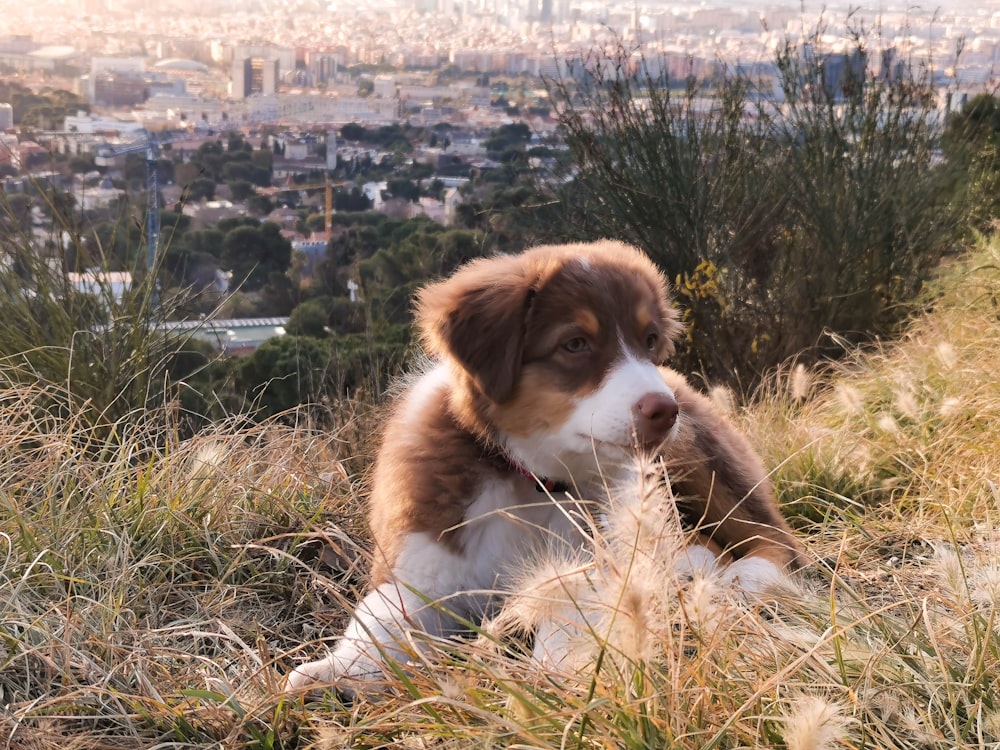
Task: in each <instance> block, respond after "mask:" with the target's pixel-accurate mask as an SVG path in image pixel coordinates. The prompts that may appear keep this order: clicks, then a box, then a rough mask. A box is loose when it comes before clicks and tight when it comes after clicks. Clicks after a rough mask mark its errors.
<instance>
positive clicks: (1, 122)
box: [0, 102, 14, 130]
mask: <svg viewBox="0 0 1000 750" xmlns="http://www.w3.org/2000/svg"><path fill="white" fill-rule="evenodd" d="M12 127H14V107H12V106H11V105H10V104H7V103H5V102H0V130H7V129H8V128H12Z"/></svg>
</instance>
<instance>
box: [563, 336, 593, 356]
mask: <svg viewBox="0 0 1000 750" xmlns="http://www.w3.org/2000/svg"><path fill="white" fill-rule="evenodd" d="M563 349H565V350H566V351H568V352H569V353H570V354H580V353H581V352H585V351H588V350H589V349H590V344H588V343H587V339H585V338H584V337H583V336H574V337H573V338H571V339H570V340H569V341H567V342H566V343H565V344H563Z"/></svg>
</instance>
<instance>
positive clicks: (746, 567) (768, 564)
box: [721, 555, 791, 599]
mask: <svg viewBox="0 0 1000 750" xmlns="http://www.w3.org/2000/svg"><path fill="white" fill-rule="evenodd" d="M721 578H722V582H723V583H724V584H727V585H729V586H732V587H733V588H735V589H738V590H739V591H740V592H742V593H744V594H746V595H747V596H749V597H752V598H755V599H759V598H761V597H763V596H764V595H765V594H767V593H768V592H771V591H774V590H776V589H778V588H781V587H784V586H788V585H789V584H790V583H791V581H790V580H789V578H788V576H787V575H786V574H785V573H783V572H782V571H781V569H780V568H779V567H778V566H777V565H775V564H774V563H773V562H772V561H770V560H767V559H765V558H763V557H757V556H754V555H750V556H748V557H741V558H740V559H739V560H737V561H736V562H734V563H732V564H731V565H729V566H727V567H726V568H724V569H723V571H722V576H721Z"/></svg>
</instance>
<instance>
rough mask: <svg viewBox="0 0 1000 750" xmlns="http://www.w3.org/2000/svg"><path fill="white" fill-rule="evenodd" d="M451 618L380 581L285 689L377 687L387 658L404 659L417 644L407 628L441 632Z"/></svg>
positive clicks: (404, 590) (407, 591)
mask: <svg viewBox="0 0 1000 750" xmlns="http://www.w3.org/2000/svg"><path fill="white" fill-rule="evenodd" d="M449 619H450V618H449V617H448V616H447V615H446V614H445V613H444V612H443V611H441V609H439V608H438V607H437V606H436V605H435V604H434V603H433V602H429V601H427V600H426V599H425V598H424V597H423V596H421V595H420V594H419V593H418V592H417V591H416V590H411V589H409V588H406V587H404V586H403V585H402V584H397V583H395V582H388V583H383V584H382V585H381V586H379V587H377V588H376V589H374V590H372V591H371V592H369V593H368V595H367V596H366V597H365V598H364V599H362V600H361V602H360V603H359V604H358V606H357V608H356V609H355V610H354V615H353V617H352V618H351V621H350V622H349V623H348V625H347V629H346V630H345V631H344V634H343V635H342V636H341V637H340V640H339V641H338V642H337V645H336V647H335V648H334V650H333V651H332V652H331V653H330V654H329V655H328V656H327V657H326V658H325V659H320V660H318V661H314V662H309V663H308V664H302V665H300V666H298V667H296V668H295V670H294V671H293V672H292V673H291V674H290V675H288V679H287V682H286V690H290V691H291V690H297V689H301V688H304V687H308V686H310V685H312V684H313V683H319V684H336V685H337V688H338V690H340V691H342V692H346V693H353V692H355V688H357V689H362V690H363V689H364V687H363V686H368V687H370V688H375V687H377V685H378V683H379V682H380V681H383V680H384V679H385V676H386V673H385V661H386V660H387V659H391V660H393V661H395V662H399V663H404V664H405V663H406V662H407V661H409V659H410V658H411V657H412V656H413V655H414V651H415V650H416V648H417V646H416V644H414V643H413V642H412V639H409V638H408V637H407V634H408V633H410V632H411V631H414V630H416V631H423V632H426V633H428V634H431V635H437V634H440V633H442V632H444V631H445V630H446V628H447V620H449Z"/></svg>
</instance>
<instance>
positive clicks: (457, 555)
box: [286, 241, 801, 692]
mask: <svg viewBox="0 0 1000 750" xmlns="http://www.w3.org/2000/svg"><path fill="white" fill-rule="evenodd" d="M416 317H417V325H418V327H419V330H420V333H421V336H422V340H423V344H424V347H425V349H426V351H427V353H428V354H429V355H430V357H431V358H432V361H431V363H430V364H429V366H428V368H427V369H426V370H425V371H424V372H423V373H422V374H421V375H419V376H418V377H416V379H415V380H413V381H412V383H411V385H410V386H409V387H408V388H407V389H406V391H405V392H404V393H403V394H402V395H401V396H400V397H399V399H398V401H397V403H396V404H395V408H394V411H393V413H392V416H391V418H390V419H389V421H388V423H387V424H386V427H385V432H384V436H383V443H382V446H381V450H380V451H379V455H378V459H377V462H376V466H375V472H374V484H373V488H372V495H371V500H370V503H371V504H370V526H371V532H372V536H373V539H374V544H375V555H374V562H373V566H372V571H371V590H370V591H369V593H368V594H367V596H365V598H364V599H363V600H362V601H361V602H360V603H359V604H358V606H357V608H356V610H355V612H354V614H353V618H352V619H351V621H350V623H349V624H348V626H347V630H346V632H345V633H344V635H343V636H342V638H341V639H340V640H339V642H338V644H337V646H336V648H335V649H334V651H333V652H332V653H330V654H329V655H328V656H327V657H326V658H324V659H321V660H319V661H315V662H311V663H308V664H303V665H301V666H299V667H297V668H296V669H295V670H294V671H293V672H292V673H291V674H290V675H289V677H288V680H287V682H286V688H287V689H288V690H296V689H300V688H303V687H307V686H312V685H313V683H333V684H336V685H337V687H338V688H339V689H341V690H344V691H346V692H354V691H356V690H364V689H365V685H366V683H372V682H373V681H377V680H379V679H380V678H381V677H382V676H383V675H384V672H383V665H384V663H385V659H386V658H391V659H394V660H403V661H405V660H406V658H407V654H408V653H409V652H410V649H411V642H410V641H409V634H411V633H423V634H426V635H429V636H431V637H434V636H444V635H447V634H449V633H452V632H454V631H455V630H456V629H457V623H459V622H461V621H466V622H468V621H477V620H478V619H480V618H482V617H483V615H484V614H485V613H486V612H487V611H488V608H489V607H490V604H491V601H493V600H494V599H495V597H496V594H497V593H498V592H503V591H504V590H505V588H507V587H508V586H509V580H510V577H511V576H510V574H511V572H512V571H513V570H515V569H516V568H517V566H518V563H519V562H520V561H524V560H525V559H526V558H528V557H530V556H531V555H532V554H534V553H535V552H537V551H538V550H539V549H540V548H541V547H544V546H546V545H552V544H553V543H557V542H559V541H564V542H565V543H568V544H570V543H571V544H579V535H578V531H577V526H576V522H575V521H574V518H573V508H574V507H577V506H575V505H574V504H573V501H572V500H571V498H570V495H572V496H573V497H577V498H582V499H585V500H593V501H596V502H597V503H598V504H599V503H600V500H601V497H602V496H605V495H606V493H607V489H606V488H607V486H608V477H609V476H611V477H613V476H614V474H615V471H616V470H617V468H618V467H622V466H623V465H625V464H627V463H629V457H630V456H632V455H634V453H635V451H636V449H637V448H638V449H640V450H643V451H647V452H658V453H659V454H660V455H662V456H663V457H664V458H665V460H666V462H667V464H668V465H669V466H670V467H671V477H670V479H671V485H672V489H673V492H674V494H675V495H676V496H677V497H683V498H685V499H686V500H687V506H686V508H685V515H686V517H687V518H689V519H691V521H692V523H696V524H697V525H698V528H699V530H700V532H701V534H702V535H703V537H704V538H706V539H707V541H706V544H705V547H706V549H707V548H710V549H713V550H714V551H715V552H714V553H713V554H715V553H720V554H721V552H722V551H724V554H725V559H726V560H732V563H731V564H730V565H728V567H727V569H726V571H727V572H726V575H728V576H729V577H730V578H731V579H738V582H739V585H740V586H742V587H743V588H745V589H746V590H749V591H757V590H760V589H762V588H763V587H765V586H766V585H767V584H768V583H770V582H772V581H775V580H778V579H780V578H781V576H782V575H783V571H785V570H788V569H793V568H795V567H797V566H798V565H799V563H800V554H801V553H800V551H799V547H798V544H797V542H796V541H795V539H794V537H793V536H792V534H791V532H790V531H789V528H788V526H787V524H786V523H785V521H784V520H783V518H782V517H781V515H780V514H779V512H778V511H777V509H776V507H775V504H774V501H773V499H772V494H771V488H770V483H769V481H768V479H767V475H766V473H765V471H764V469H763V467H762V465H761V462H760V461H759V459H758V458H757V457H756V455H755V453H754V451H753V450H752V449H751V448H750V446H749V444H748V443H747V441H746V440H745V439H744V438H743V437H742V436H741V435H740V434H739V433H737V432H736V431H735V430H734V428H733V427H732V426H730V424H729V423H728V422H727V421H726V420H725V418H724V417H722V416H721V414H719V413H718V412H717V411H716V410H715V409H714V408H713V406H712V405H711V402H710V401H709V400H708V399H706V398H705V397H703V396H701V395H699V394H698V393H697V392H695V391H694V390H692V389H691V388H690V387H689V386H688V385H687V383H686V382H685V380H684V378H683V377H682V376H681V375H680V374H678V373H677V372H674V371H672V370H669V369H665V368H663V367H662V366H661V365H662V364H663V362H665V361H666V360H667V359H668V358H669V357H670V355H671V354H672V353H673V351H674V343H673V341H674V339H675V337H676V336H677V334H678V333H679V331H680V325H679V324H678V322H677V316H676V313H675V311H674V308H673V307H672V305H671V304H670V301H669V299H668V289H667V284H666V281H665V279H664V278H663V276H662V274H661V273H660V272H659V271H658V270H657V269H656V267H655V266H654V264H653V263H652V262H651V261H650V260H649V259H648V258H647V257H646V256H645V255H643V254H642V253H641V252H639V251H638V250H636V249H635V248H632V247H630V246H628V245H624V244H622V243H619V242H613V241H600V242H595V243H592V244H571V245H560V246H543V247H536V248H534V249H531V250H528V251H526V252H524V253H522V254H520V255H515V256H500V257H492V258H486V259H480V260H476V261H473V262H471V263H469V264H468V265H466V266H464V267H463V268H461V269H460V270H459V271H458V272H457V273H455V274H454V275H453V276H452V277H451V278H449V279H446V280H444V281H441V282H439V283H435V284H431V285H429V286H427V287H426V288H425V289H423V291H422V292H421V293H420V295H419V299H418V303H417V315H416ZM632 465H633V466H634V462H633V464H632ZM541 486H547V487H548V488H549V489H550V490H552V491H551V492H548V493H546V492H539V491H538V489H539V488H540V487H541ZM566 490H571V492H567V491H566ZM571 540H572V541H571Z"/></svg>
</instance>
